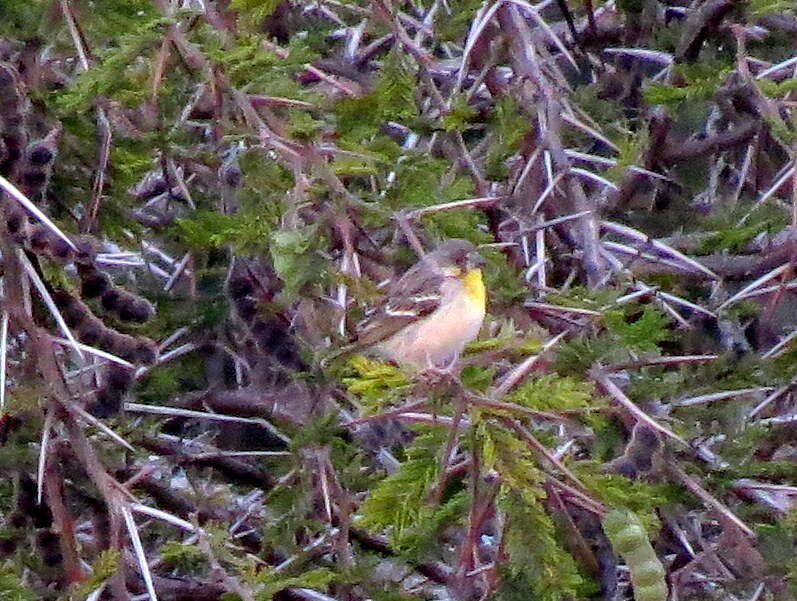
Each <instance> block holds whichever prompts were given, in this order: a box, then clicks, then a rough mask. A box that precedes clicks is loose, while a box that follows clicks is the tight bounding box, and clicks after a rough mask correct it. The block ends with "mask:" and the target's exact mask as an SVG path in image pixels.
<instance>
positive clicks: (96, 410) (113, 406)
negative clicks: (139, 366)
mask: <svg viewBox="0 0 797 601" xmlns="http://www.w3.org/2000/svg"><path fill="white" fill-rule="evenodd" d="M132 383H133V370H132V369H129V368H127V367H124V366H121V365H116V364H110V365H109V366H108V370H107V372H106V374H105V382H104V383H103V386H102V388H100V389H99V390H98V391H97V392H96V393H95V395H94V398H93V400H92V401H91V402H90V403H89V404H88V406H87V407H86V410H87V411H88V412H89V413H91V414H92V415H93V416H95V417H102V418H104V417H110V416H112V415H115V414H116V413H118V412H119V411H120V410H121V408H122V401H124V397H125V394H126V393H127V391H128V389H129V388H130V385H131V384H132Z"/></svg>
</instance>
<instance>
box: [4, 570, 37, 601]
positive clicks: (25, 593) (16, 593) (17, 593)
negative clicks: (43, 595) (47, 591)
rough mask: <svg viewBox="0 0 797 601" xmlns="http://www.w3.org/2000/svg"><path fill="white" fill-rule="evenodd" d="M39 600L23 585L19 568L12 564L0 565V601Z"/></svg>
mask: <svg viewBox="0 0 797 601" xmlns="http://www.w3.org/2000/svg"><path fill="white" fill-rule="evenodd" d="M38 598H39V596H38V595H36V594H34V592H33V591H32V590H30V589H29V588H28V587H27V586H25V585H24V584H22V579H21V577H20V575H19V570H18V569H17V568H15V567H14V566H13V565H12V564H11V563H10V562H6V563H4V564H2V565H0V601H36V600H37V599H38Z"/></svg>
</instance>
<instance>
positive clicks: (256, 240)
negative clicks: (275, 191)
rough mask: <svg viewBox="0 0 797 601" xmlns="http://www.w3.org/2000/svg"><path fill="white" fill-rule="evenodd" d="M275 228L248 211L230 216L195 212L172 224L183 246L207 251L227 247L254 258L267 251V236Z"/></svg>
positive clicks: (262, 218)
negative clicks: (255, 255)
mask: <svg viewBox="0 0 797 601" xmlns="http://www.w3.org/2000/svg"><path fill="white" fill-rule="evenodd" d="M275 225H276V224H275V223H273V221H271V219H270V216H269V215H264V214H262V213H254V212H249V211H242V212H240V213H234V214H232V215H224V214H222V213H219V212H217V211H195V212H193V213H191V215H190V216H189V217H186V218H184V219H178V220H177V223H176V226H177V234H178V236H179V239H180V241H181V242H182V243H183V244H186V245H187V246H190V247H193V248H195V249H198V250H208V249H213V248H221V247H223V246H225V245H227V244H229V245H231V246H232V247H233V248H234V249H235V250H236V251H238V252H242V253H245V254H256V253H258V252H262V251H263V250H265V249H266V248H268V240H269V235H270V234H271V231H272V228H273V227H274V226H275Z"/></svg>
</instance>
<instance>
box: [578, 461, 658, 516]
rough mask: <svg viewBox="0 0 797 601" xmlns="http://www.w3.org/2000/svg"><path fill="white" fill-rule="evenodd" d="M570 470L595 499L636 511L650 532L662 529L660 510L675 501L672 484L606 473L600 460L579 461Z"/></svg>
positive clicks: (612, 505)
mask: <svg viewBox="0 0 797 601" xmlns="http://www.w3.org/2000/svg"><path fill="white" fill-rule="evenodd" d="M570 467H571V468H572V469H573V472H574V473H575V474H576V476H577V477H578V479H579V480H580V481H581V483H582V484H583V485H584V486H585V487H586V489H587V490H588V491H589V492H590V494H592V495H594V496H595V498H597V499H599V500H600V501H601V502H603V503H605V504H606V505H608V506H611V507H624V508H626V509H628V510H630V511H633V512H634V513H635V514H636V515H638V516H639V517H640V519H641V520H642V523H644V524H645V526H646V528H647V529H649V530H654V529H656V528H658V527H659V518H658V515H657V513H656V512H657V511H658V509H659V508H661V507H663V506H665V505H667V504H668V503H670V502H672V501H673V498H672V495H673V488H672V487H670V486H669V485H666V484H659V483H654V482H645V481H642V480H631V479H630V478H626V477H625V476H621V475H619V474H612V473H605V472H602V471H601V466H600V464H599V463H598V462H597V461H578V462H574V463H573V464H572V465H571V466H570Z"/></svg>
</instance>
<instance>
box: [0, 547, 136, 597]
mask: <svg viewBox="0 0 797 601" xmlns="http://www.w3.org/2000/svg"><path fill="white" fill-rule="evenodd" d="M120 557H121V554H120V553H119V551H113V550H111V549H106V550H105V551H102V552H101V553H100V554H99V555H98V556H97V559H95V560H94V563H93V564H92V565H91V574H90V575H89V577H88V578H87V579H86V580H84V581H83V582H81V583H80V584H79V585H78V586H77V587H75V589H74V591H73V592H72V593H71V594H70V599H85V598H86V597H88V596H89V595H90V594H91V593H92V592H93V591H95V590H96V589H97V588H99V587H100V586H101V585H102V584H103V583H104V582H105V581H106V580H108V578H110V577H111V576H113V575H114V574H116V572H117V570H118V569H119V561H120ZM0 599H4V597H3V596H2V594H0Z"/></svg>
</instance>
